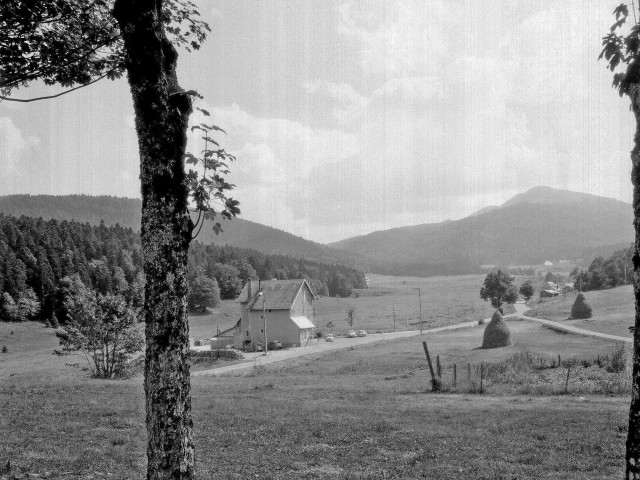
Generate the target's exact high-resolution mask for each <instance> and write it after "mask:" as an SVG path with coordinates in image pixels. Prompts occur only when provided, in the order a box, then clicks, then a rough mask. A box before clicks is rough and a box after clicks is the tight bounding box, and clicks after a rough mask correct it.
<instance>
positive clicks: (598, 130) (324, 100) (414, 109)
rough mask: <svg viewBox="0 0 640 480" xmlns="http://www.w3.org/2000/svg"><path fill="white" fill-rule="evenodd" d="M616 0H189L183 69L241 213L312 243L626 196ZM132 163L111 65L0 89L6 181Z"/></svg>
mask: <svg viewBox="0 0 640 480" xmlns="http://www.w3.org/2000/svg"><path fill="white" fill-rule="evenodd" d="M619 2H620V0H615V1H608V0H589V1H588V2H585V1H584V0H580V1H573V0H564V1H562V2H558V1H556V0H535V1H534V0H531V1H526V0H519V1H517V2H514V1H511V0H500V1H496V0H485V1H483V2H477V1H475V0H474V1H462V0H429V1H416V2H413V1H396V0H386V1H384V0H370V1H367V0H360V1H344V0H290V1H279V0H269V1H257V0H227V1H214V0H199V1H198V2H196V3H198V5H199V6H200V7H201V9H200V12H201V14H202V16H203V18H204V20H205V21H207V22H208V23H209V24H210V26H211V28H212V33H211V35H210V36H209V38H208V39H207V42H206V43H205V45H204V46H203V48H202V49H201V50H200V51H197V52H195V53H187V52H181V54H180V58H179V60H178V63H179V71H178V76H179V81H180V84H181V86H182V87H183V88H185V89H195V90H197V91H198V92H199V93H201V94H202V95H203V96H204V100H203V101H201V102H200V103H199V104H198V106H200V107H202V108H205V109H207V110H208V111H209V112H210V113H211V117H210V118H208V119H207V120H210V121H211V122H213V123H215V124H216V125H218V126H220V127H222V128H223V129H225V130H226V132H227V135H226V136H225V135H222V134H221V135H220V138H219V140H220V141H221V142H222V143H223V145H224V147H225V148H226V149H227V150H228V151H230V152H231V153H233V154H235V155H236V156H237V162H236V163H234V164H233V165H232V172H231V174H230V175H229V179H230V181H231V182H232V183H234V184H236V185H237V188H236V189H235V190H234V192H233V197H234V198H236V199H238V200H239V201H240V203H241V205H240V207H241V210H242V215H241V217H242V218H245V219H248V220H252V221H255V222H259V223H262V224H265V225H269V226H272V227H275V228H279V229H282V230H285V231H287V232H290V233H293V234H295V235H299V236H302V237H304V238H307V239H310V240H314V241H317V242H321V243H327V242H333V241H337V240H340V239H344V238H348V237H352V236H355V235H363V234H366V233H369V232H372V231H376V230H382V229H388V228H394V227H400V226H405V225H416V224H421V223H431V222H440V221H443V220H447V219H458V218H463V217H465V216H467V215H469V214H471V213H473V212H475V211H477V210H479V209H481V208H483V207H485V206H488V205H496V204H501V203H503V202H505V201H506V200H508V199H509V198H511V197H512V196H513V195H515V194H517V193H521V192H524V191H526V190H528V189H529V188H532V187H534V186H537V185H547V186H550V187H556V188H562V189H568V190H574V191H581V192H586V193H592V194H595V195H601V196H606V197H612V198H616V199H619V200H622V201H625V202H631V199H632V186H631V182H630V170H631V162H630V159H629V152H630V150H631V148H632V141H633V133H634V130H635V121H634V119H633V115H632V113H631V112H630V110H629V102H628V99H627V98H620V97H619V96H618V94H617V92H616V91H615V90H613V89H612V88H611V80H612V74H611V72H609V71H608V70H607V69H606V68H605V63H604V62H603V61H600V62H598V61H597V57H598V54H599V53H600V50H601V37H602V36H603V35H604V34H605V33H606V32H607V31H608V29H609V26H610V25H611V24H612V23H613V16H612V15H611V14H612V12H613V9H614V8H615V6H616V5H617V4H618V3H619ZM57 91H58V90H56V89H55V88H52V87H45V86H43V85H39V84H32V85H31V86H30V87H29V88H25V89H20V90H18V91H16V92H14V93H13V95H14V96H15V97H18V98H29V97H35V96H40V95H43V94H45V95H46V94H51V93H56V92H57ZM192 120H193V122H196V123H197V122H199V121H200V120H202V118H201V117H200V116H199V115H195V114H194V115H193V117H192ZM189 148H190V150H191V151H193V152H197V151H198V150H199V149H201V148H202V145H200V144H199V143H198V139H197V138H195V137H194V138H192V139H190V143H189ZM138 165H139V160H138V148H137V139H136V134H135V129H134V122H133V108H132V105H131V95H130V93H129V90H128V85H127V83H126V80H125V79H124V78H123V79H121V80H118V81H115V82H111V81H108V80H103V81H100V82H98V83H96V84H94V85H91V86H89V87H86V88H83V89H80V90H78V91H76V92H73V93H71V94H68V95H64V96H62V97H59V98H57V99H53V100H45V101H39V102H33V103H13V102H6V101H4V102H0V178H1V180H0V195H8V194H16V193H29V194H54V195H64V194H79V193H84V194H90V195H113V196H126V197H139V196H140V193H139V190H140V187H139V180H138V175H139V166H138Z"/></svg>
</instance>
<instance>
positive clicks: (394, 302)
mask: <svg viewBox="0 0 640 480" xmlns="http://www.w3.org/2000/svg"><path fill="white" fill-rule="evenodd" d="M368 277H369V280H370V283H369V288H368V289H362V290H355V291H354V293H353V295H352V296H351V297H349V298H331V297H322V298H320V299H318V301H317V302H315V307H316V326H317V327H318V328H319V329H320V330H322V331H326V330H327V328H326V325H327V324H328V323H329V322H333V324H334V328H333V331H334V333H338V334H341V333H346V332H347V331H348V330H350V328H349V325H348V324H347V322H346V311H347V309H348V308H351V307H353V308H354V309H355V313H356V319H355V322H354V328H356V329H365V330H367V332H390V331H393V330H394V322H393V312H394V309H395V314H396V322H395V329H396V330H398V331H400V330H417V329H419V328H420V299H419V297H418V288H420V291H421V294H420V297H421V299H422V320H423V325H424V328H429V327H439V326H443V325H451V324H454V323H461V322H467V321H471V320H479V319H481V318H483V313H484V315H485V317H487V316H489V315H490V314H491V313H493V309H492V308H491V306H490V305H489V303H487V302H484V301H483V300H482V299H481V298H480V288H481V287H482V282H483V281H484V275H463V276H455V277H453V276H452V277H430V278H415V277H389V276H383V275H373V274H369V275H368ZM483 307H484V308H483Z"/></svg>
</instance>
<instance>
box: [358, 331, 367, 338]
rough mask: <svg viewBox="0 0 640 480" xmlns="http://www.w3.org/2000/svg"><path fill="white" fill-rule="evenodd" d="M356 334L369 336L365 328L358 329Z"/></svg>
mask: <svg viewBox="0 0 640 480" xmlns="http://www.w3.org/2000/svg"><path fill="white" fill-rule="evenodd" d="M356 335H357V336H358V337H366V336H367V332H366V331H364V330H358V331H357V332H356Z"/></svg>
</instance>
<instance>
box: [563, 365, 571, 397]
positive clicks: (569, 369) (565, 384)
mask: <svg viewBox="0 0 640 480" xmlns="http://www.w3.org/2000/svg"><path fill="white" fill-rule="evenodd" d="M570 374H571V365H569V366H568V367H567V381H566V382H564V393H569V375H570Z"/></svg>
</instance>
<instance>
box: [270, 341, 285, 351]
mask: <svg viewBox="0 0 640 480" xmlns="http://www.w3.org/2000/svg"><path fill="white" fill-rule="evenodd" d="M267 348H268V349H269V350H280V349H281V348H282V343H280V340H271V341H270V342H269V343H267Z"/></svg>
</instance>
